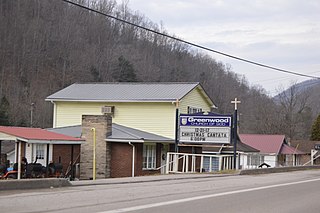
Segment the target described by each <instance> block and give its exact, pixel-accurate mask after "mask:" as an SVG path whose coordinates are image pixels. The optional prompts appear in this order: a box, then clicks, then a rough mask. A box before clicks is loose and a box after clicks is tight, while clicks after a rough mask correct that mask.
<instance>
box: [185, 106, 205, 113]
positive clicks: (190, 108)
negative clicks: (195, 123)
mask: <svg viewBox="0 0 320 213" xmlns="http://www.w3.org/2000/svg"><path fill="white" fill-rule="evenodd" d="M198 112H202V109H201V108H196V107H190V106H188V114H194V113H198Z"/></svg>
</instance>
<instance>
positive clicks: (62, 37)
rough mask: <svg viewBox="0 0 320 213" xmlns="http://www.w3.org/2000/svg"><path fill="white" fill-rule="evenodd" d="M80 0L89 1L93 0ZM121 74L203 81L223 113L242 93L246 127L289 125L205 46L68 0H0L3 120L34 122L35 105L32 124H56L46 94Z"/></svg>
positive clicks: (117, 8) (268, 129)
mask: <svg viewBox="0 0 320 213" xmlns="http://www.w3.org/2000/svg"><path fill="white" fill-rule="evenodd" d="M76 2H78V3H81V4H84V5H86V6H88V1H85V0H80V1H76ZM89 6H90V7H92V8H94V9H97V10H99V11H102V12H104V13H107V14H112V15H114V16H117V17H119V18H122V19H125V20H128V21H130V22H133V23H135V24H138V25H142V26H144V27H147V28H151V29H153V30H156V31H159V32H163V33H168V32H166V31H165V28H164V26H159V25H157V24H155V23H153V22H151V21H150V20H148V18H146V17H144V16H143V15H142V14H137V13H134V12H132V11H130V9H129V8H127V6H126V5H117V4H116V2H115V1H112V0H111V1H106V0H100V1H98V0H97V1H91V3H90V5H89ZM116 81H119V82H121V81H144V82H148V81H153V82H169V81H171V82H172V81H179V82H200V83H201V84H202V85H203V87H204V88H205V90H206V91H207V92H208V94H209V96H210V97H211V98H212V100H213V101H214V102H215V104H216V105H217V106H218V109H217V110H216V112H218V113H229V114H230V113H232V112H233V105H232V104H231V103H230V101H231V100H233V99H234V98H235V97H237V98H238V99H240V100H241V102H242V103H241V105H240V107H239V112H240V131H241V132H246V133H253V132H254V133H284V132H283V131H285V129H284V127H283V123H281V122H285V121H284V120H283V119H282V120H280V116H279V114H278V113H279V112H280V108H279V107H277V105H276V104H275V103H274V102H273V100H272V99H271V98H270V97H268V96H267V95H266V94H264V91H263V89H261V88H250V87H249V84H248V82H247V81H246V80H245V78H244V77H242V76H239V75H237V74H235V73H234V72H233V71H232V68H231V67H230V66H227V65H225V64H223V63H221V62H217V61H215V60H214V59H213V58H211V57H209V56H208V55H206V54H205V53H203V52H200V51H197V50H195V49H191V48H190V47H189V46H187V45H185V44H182V43H180V42H178V41H176V40H173V39H169V38H166V37H162V36H159V35H155V34H153V33H151V32H147V31H144V30H142V29H138V28H135V27H133V26H130V25H126V24H124V23H121V22H119V21H115V20H112V19H108V18H106V17H104V16H101V15H98V14H95V13H93V12H88V11H86V10H84V9H81V8H79V7H76V6H72V5H69V4H67V3H65V2H63V1H59V0H55V1H52V0H28V1H19V0H1V1H0V97H1V98H2V99H1V103H0V113H1V117H2V118H1V122H2V124H10V125H23V126H30V123H31V111H32V112H33V116H32V118H33V126H38V127H50V126H51V125H52V104H51V103H47V102H45V101H44V99H45V98H46V97H47V96H48V95H50V94H52V93H54V92H56V91H58V90H60V89H62V88H64V87H66V86H68V85H70V84H72V83H74V82H116ZM32 103H34V105H32ZM31 109H32V110H31ZM306 128H307V127H306ZM299 131H300V132H303V134H305V129H304V130H302V129H300V130H299Z"/></svg>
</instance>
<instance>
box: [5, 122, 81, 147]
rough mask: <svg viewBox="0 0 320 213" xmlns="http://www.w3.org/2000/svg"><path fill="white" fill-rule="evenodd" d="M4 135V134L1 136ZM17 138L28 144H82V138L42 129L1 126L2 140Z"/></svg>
mask: <svg viewBox="0 0 320 213" xmlns="http://www.w3.org/2000/svg"><path fill="white" fill-rule="evenodd" d="M1 133H2V134H1ZM12 138H16V140H21V141H24V142H28V143H37V142H38V143H41V142H42V143H44V142H45V143H49V144H53V143H54V144H80V143H81V141H83V140H82V139H80V138H75V137H71V136H68V135H63V134H59V133H55V132H51V131H48V130H45V129H40V128H28V127H11V126H0V140H8V139H12Z"/></svg>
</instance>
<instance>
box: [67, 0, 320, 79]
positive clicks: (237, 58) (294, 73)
mask: <svg viewBox="0 0 320 213" xmlns="http://www.w3.org/2000/svg"><path fill="white" fill-rule="evenodd" d="M62 1H64V2H66V3H69V4H72V5H75V6H77V7H80V8H82V9H86V10H89V11H92V12H95V13H97V14H100V15H103V16H106V17H108V18H112V19H114V20H117V21H120V22H123V23H125V24H128V25H131V26H134V27H137V28H140V29H143V30H146V31H149V32H152V33H155V34H158V35H161V36H165V37H167V38H170V39H173V40H176V41H179V42H182V43H185V44H187V45H190V46H194V47H197V48H200V49H203V50H206V51H209V52H213V53H216V54H219V55H223V56H226V57H229V58H232V59H235V60H239V61H243V62H246V63H249V64H253V65H256V66H260V67H264V68H267V69H272V70H275V71H278V72H283V73H287V74H292V75H297V76H302V77H308V78H313V79H320V77H318V76H313V75H307V74H303V73H298V72H294V71H290V70H285V69H280V68H277V67H273V66H269V65H266V64H262V63H259V62H255V61H251V60H248V59H245V58H241V57H238V56H234V55H230V54H227V53H224V52H221V51H218V50H214V49H212V48H209V47H205V46H202V45H199V44H196V43H193V42H189V41H186V40H183V39H180V38H176V37H174V36H170V35H167V34H164V33H161V32H158V31H156V30H153V29H150V28H147V27H144V26H141V25H138V24H135V23H132V22H129V21H126V20H124V19H121V18H118V17H115V16H112V15H109V14H106V13H103V12H101V11H98V10H95V9H92V8H90V7H87V6H83V5H81V4H78V3H75V2H72V1H69V0H62Z"/></svg>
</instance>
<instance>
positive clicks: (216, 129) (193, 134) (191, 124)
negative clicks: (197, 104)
mask: <svg viewBox="0 0 320 213" xmlns="http://www.w3.org/2000/svg"><path fill="white" fill-rule="evenodd" d="M179 135H180V139H179V142H182V143H199V144H208V143H230V142H231V116H229V115H226V116H224V115H221V116H220V115H219V116H217V115H215V116H213V115H188V114H181V115H180V134H179Z"/></svg>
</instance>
